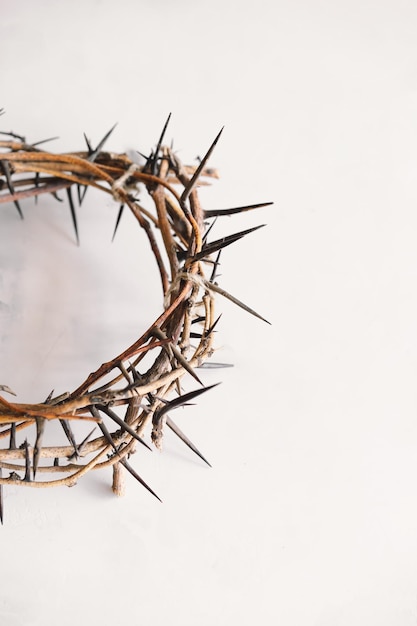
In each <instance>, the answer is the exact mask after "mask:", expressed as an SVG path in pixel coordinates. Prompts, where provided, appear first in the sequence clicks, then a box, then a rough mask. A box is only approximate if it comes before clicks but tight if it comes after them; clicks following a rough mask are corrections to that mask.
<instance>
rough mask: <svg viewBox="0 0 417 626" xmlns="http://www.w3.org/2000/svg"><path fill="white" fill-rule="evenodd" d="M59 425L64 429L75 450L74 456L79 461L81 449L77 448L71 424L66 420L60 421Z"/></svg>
mask: <svg viewBox="0 0 417 626" xmlns="http://www.w3.org/2000/svg"><path fill="white" fill-rule="evenodd" d="M59 423H60V424H61V426H62V428H63V431H64V433H65V435H66V437H67V439H68V441H69V442H70V444H71V445H72V447H73V448H74V454H73V455H72V456H73V457H75V458H76V459H78V457H79V448H78V446H77V442H76V441H75V437H74V433H73V432H72V428H71V426H70V424H69V423H68V421H67V420H64V419H60V420H59Z"/></svg>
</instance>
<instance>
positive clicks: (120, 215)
mask: <svg viewBox="0 0 417 626" xmlns="http://www.w3.org/2000/svg"><path fill="white" fill-rule="evenodd" d="M124 207H125V205H124V204H121V205H120V208H119V212H118V214H117V219H116V225H115V227H114V231H113V237H112V238H111V240H112V241H114V238H115V236H116V231H117V229H118V228H119V224H120V220H121V219H122V215H123V209H124Z"/></svg>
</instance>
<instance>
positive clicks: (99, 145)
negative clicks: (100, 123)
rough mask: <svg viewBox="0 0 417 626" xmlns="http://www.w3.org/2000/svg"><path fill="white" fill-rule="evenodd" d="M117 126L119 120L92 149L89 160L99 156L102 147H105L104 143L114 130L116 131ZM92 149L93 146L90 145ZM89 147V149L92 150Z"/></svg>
mask: <svg viewBox="0 0 417 626" xmlns="http://www.w3.org/2000/svg"><path fill="white" fill-rule="evenodd" d="M116 126H117V122H116V124H113V126H112V127H111V128H110V130H109V131H108V132H107V133H106V134H105V135H104V137H103V139H102V140H101V141H100V142H99V143H98V144H97V147H96V148H95V149H94V150H91V152H90V154H89V155H88V160H89V161H95V160H96V158H97V156H98V155H99V154H100V151H101V149H102V148H103V146H104V144H105V143H106V141H107V139H108V138H109V137H110V135H111V134H112V132H113V131H114V129H115V128H116ZM90 149H91V147H90ZM90 149H89V151H90Z"/></svg>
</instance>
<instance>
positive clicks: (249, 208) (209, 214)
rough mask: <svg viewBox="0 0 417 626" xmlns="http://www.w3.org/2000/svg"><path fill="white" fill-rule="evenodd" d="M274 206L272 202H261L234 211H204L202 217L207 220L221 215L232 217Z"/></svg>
mask: <svg viewBox="0 0 417 626" xmlns="http://www.w3.org/2000/svg"><path fill="white" fill-rule="evenodd" d="M271 204H274V203H273V202H262V203H260V204H248V205H247V206H240V207H236V208H234V209H219V210H217V211H216V210H212V211H204V216H205V217H207V218H210V217H220V216H221V215H234V214H235V213H243V212H245V211H252V210H253V209H260V208H261V207H265V206H271Z"/></svg>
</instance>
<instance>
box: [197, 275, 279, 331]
mask: <svg viewBox="0 0 417 626" xmlns="http://www.w3.org/2000/svg"><path fill="white" fill-rule="evenodd" d="M207 287H208V289H211V290H212V291H215V292H216V293H219V294H220V295H221V296H223V297H224V298H227V299H228V300H230V301H231V302H233V303H234V304H237V306H239V307H240V308H241V309H244V310H245V311H247V312H248V313H250V314H251V315H253V316H254V317H257V318H258V319H260V320H262V321H263V322H266V323H267V324H271V322H268V320H267V319H265V318H264V317H262V315H259V313H257V312H256V311H254V310H253V309H251V308H250V307H249V306H247V305H246V304H244V303H243V302H242V301H241V300H238V299H237V298H235V297H234V296H232V295H231V294H230V293H229V292H227V291H226V290H225V289H222V288H221V287H219V285H217V284H216V283H209V282H208V281H207Z"/></svg>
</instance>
